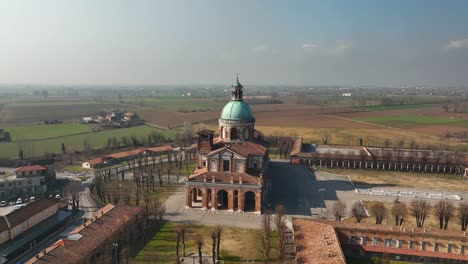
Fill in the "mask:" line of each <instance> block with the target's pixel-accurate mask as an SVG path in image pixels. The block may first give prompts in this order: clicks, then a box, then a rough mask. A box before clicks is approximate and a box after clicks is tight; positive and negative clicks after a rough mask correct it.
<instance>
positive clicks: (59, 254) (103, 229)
mask: <svg viewBox="0 0 468 264" xmlns="http://www.w3.org/2000/svg"><path fill="white" fill-rule="evenodd" d="M143 211H144V209H143V207H139V206H114V205H111V204H109V205H106V206H105V207H103V208H101V209H100V210H99V211H97V212H96V216H95V217H94V218H92V219H91V220H88V221H87V222H86V223H84V224H83V225H81V226H79V227H77V228H76V229H75V230H73V231H72V232H71V233H70V234H69V235H68V237H67V238H64V239H60V240H58V241H56V242H55V243H54V244H53V245H52V246H50V247H48V248H47V249H45V250H43V251H42V252H41V253H39V254H37V255H36V256H34V257H33V258H31V259H30V260H28V261H27V262H26V263H27V264H32V263H35V264H39V263H62V264H65V263H80V264H81V263H82V264H85V263H128V262H130V261H129V260H130V258H131V257H132V256H133V254H134V253H135V252H131V251H132V250H133V249H134V247H135V246H134V244H135V243H136V241H137V240H138V239H140V236H139V234H140V235H141V234H143V233H144V230H143V229H142V228H143V227H144V224H143V223H142V221H143Z"/></svg>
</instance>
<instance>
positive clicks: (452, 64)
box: [0, 0, 468, 86]
mask: <svg viewBox="0 0 468 264" xmlns="http://www.w3.org/2000/svg"><path fill="white" fill-rule="evenodd" d="M467 10H468V1H462V0H461V1H456V0H448V1H431V0H412V1H408V0H391V1H390V0H389V1H376V0H369V1H364V0H353V1H349V0H347V1H344V0H343V1H334V0H327V1H312V0H310V1H308V0H307V1H300V0H294V1H280V0H278V1H274V0H271V1H266V0H265V1H254V0H238V1H220V0H213V1H208V0H187V1H181V0H168V1H158V0H148V1H144V0H128V1H119V0H79V1H71V0H70V1H68V0H35V1H33V0H0V84H39V85H44V84H59V85H60V84H66V85H73V84H76V85H88V84H96V85H140V84H141V85H165V84H174V85H177V84H182V85H190V84H197V85H198V84H226V83H232V82H233V81H234V79H235V76H236V74H237V73H238V74H239V77H240V79H241V82H242V83H244V84H250V85H395V86H398V85H435V86H468V15H467Z"/></svg>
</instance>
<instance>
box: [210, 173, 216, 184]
mask: <svg viewBox="0 0 468 264" xmlns="http://www.w3.org/2000/svg"><path fill="white" fill-rule="evenodd" d="M211 182H212V183H215V182H216V176H214V175H213V177H211Z"/></svg>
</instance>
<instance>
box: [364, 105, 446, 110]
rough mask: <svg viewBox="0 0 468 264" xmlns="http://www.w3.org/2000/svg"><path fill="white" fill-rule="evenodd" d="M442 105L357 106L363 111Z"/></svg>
mask: <svg viewBox="0 0 468 264" xmlns="http://www.w3.org/2000/svg"><path fill="white" fill-rule="evenodd" d="M438 106H439V107H440V104H401V105H372V106H360V107H356V108H357V109H359V110H363V111H386V110H402V109H418V108H431V107H438Z"/></svg>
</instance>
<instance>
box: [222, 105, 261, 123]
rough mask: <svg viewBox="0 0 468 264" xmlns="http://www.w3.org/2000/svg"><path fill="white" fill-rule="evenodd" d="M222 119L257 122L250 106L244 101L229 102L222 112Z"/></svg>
mask: <svg viewBox="0 0 468 264" xmlns="http://www.w3.org/2000/svg"><path fill="white" fill-rule="evenodd" d="M221 119H227V120H243V121H252V122H253V121H255V119H254V117H253V114H252V110H251V109H250V106H249V105H248V104H247V103H246V102H244V101H229V102H228V103H227V104H226V105H225V106H224V108H223V111H222V112H221Z"/></svg>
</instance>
